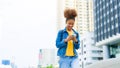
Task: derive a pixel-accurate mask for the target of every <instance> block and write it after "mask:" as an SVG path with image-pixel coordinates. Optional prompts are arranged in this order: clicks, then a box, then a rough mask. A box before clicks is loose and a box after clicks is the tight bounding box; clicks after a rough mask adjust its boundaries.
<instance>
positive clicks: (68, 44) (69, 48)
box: [66, 30, 74, 56]
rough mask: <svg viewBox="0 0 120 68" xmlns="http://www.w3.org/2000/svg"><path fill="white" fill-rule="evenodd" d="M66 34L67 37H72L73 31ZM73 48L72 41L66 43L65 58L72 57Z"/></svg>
mask: <svg viewBox="0 0 120 68" xmlns="http://www.w3.org/2000/svg"><path fill="white" fill-rule="evenodd" d="M67 32H68V35H73V31H72V30H71V31H68V30H67ZM73 48H74V46H73V40H70V41H68V43H67V49H66V56H74V52H73Z"/></svg>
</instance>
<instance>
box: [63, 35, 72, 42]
mask: <svg viewBox="0 0 120 68" xmlns="http://www.w3.org/2000/svg"><path fill="white" fill-rule="evenodd" d="M70 40H73V36H72V35H70V36H68V37H67V38H66V39H65V42H68V41H70Z"/></svg>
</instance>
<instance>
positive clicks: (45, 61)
mask: <svg viewBox="0 0 120 68" xmlns="http://www.w3.org/2000/svg"><path fill="white" fill-rule="evenodd" d="M50 65H53V66H57V65H58V57H57V51H56V49H40V51H39V66H40V67H46V66H50Z"/></svg>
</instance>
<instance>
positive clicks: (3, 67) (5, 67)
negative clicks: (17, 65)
mask: <svg viewBox="0 0 120 68" xmlns="http://www.w3.org/2000/svg"><path fill="white" fill-rule="evenodd" d="M0 68H12V67H11V65H0Z"/></svg>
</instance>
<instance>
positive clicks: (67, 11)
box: [64, 8, 77, 18]
mask: <svg viewBox="0 0 120 68" xmlns="http://www.w3.org/2000/svg"><path fill="white" fill-rule="evenodd" d="M76 16H77V12H76V10H75V9H70V8H66V9H65V11H64V17H65V18H71V17H73V18H75V17H76Z"/></svg>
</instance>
